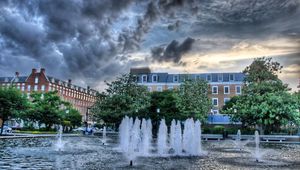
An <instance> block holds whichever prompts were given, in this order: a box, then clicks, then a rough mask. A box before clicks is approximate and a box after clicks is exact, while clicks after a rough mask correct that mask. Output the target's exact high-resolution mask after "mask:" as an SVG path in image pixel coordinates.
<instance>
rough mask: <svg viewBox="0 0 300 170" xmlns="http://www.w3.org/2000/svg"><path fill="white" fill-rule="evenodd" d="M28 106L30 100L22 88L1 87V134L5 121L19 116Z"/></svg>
mask: <svg viewBox="0 0 300 170" xmlns="http://www.w3.org/2000/svg"><path fill="white" fill-rule="evenodd" d="M27 107H28V100H27V98H26V97H24V96H23V95H22V93H21V92H20V90H18V89H15V88H13V87H9V88H0V118H2V121H3V123H2V125H1V132H0V134H2V131H3V126H4V123H5V121H7V120H8V119H10V118H16V117H18V116H19V115H20V114H22V112H24V111H26V109H27Z"/></svg>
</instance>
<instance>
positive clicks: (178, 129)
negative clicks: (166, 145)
mask: <svg viewBox="0 0 300 170" xmlns="http://www.w3.org/2000/svg"><path fill="white" fill-rule="evenodd" d="M176 139H177V140H176ZM174 151H175V155H181V154H182V131H181V123H180V121H177V124H176V127H175V142H174Z"/></svg>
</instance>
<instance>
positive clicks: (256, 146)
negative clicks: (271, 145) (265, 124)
mask: <svg viewBox="0 0 300 170" xmlns="http://www.w3.org/2000/svg"><path fill="white" fill-rule="evenodd" d="M259 142H260V138H259V133H258V131H257V130H256V131H255V160H256V162H259V160H260V157H261V153H260V149H259Z"/></svg>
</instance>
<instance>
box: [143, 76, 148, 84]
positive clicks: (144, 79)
mask: <svg viewBox="0 0 300 170" xmlns="http://www.w3.org/2000/svg"><path fill="white" fill-rule="evenodd" d="M144 82H147V75H143V76H142V83H144Z"/></svg>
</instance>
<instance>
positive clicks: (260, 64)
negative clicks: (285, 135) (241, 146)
mask: <svg viewBox="0 0 300 170" xmlns="http://www.w3.org/2000/svg"><path fill="white" fill-rule="evenodd" d="M270 63H271V64H270ZM264 67H266V68H264ZM281 68H282V67H281V66H280V64H279V63H275V64H274V62H272V61H271V60H270V59H265V58H261V59H255V60H254V62H253V63H252V64H251V65H250V66H249V67H247V68H246V70H247V72H248V73H249V74H248V76H250V77H249V78H247V83H246V84H245V86H244V88H243V93H242V95H240V96H237V97H235V98H233V99H232V100H231V101H230V102H228V103H227V104H226V105H225V106H224V110H223V111H222V113H225V114H232V119H233V120H234V121H241V122H242V123H243V124H244V125H246V126H253V125H258V126H260V127H261V128H262V129H261V130H267V132H270V131H279V128H280V126H282V125H286V124H288V123H290V122H291V123H294V124H299V123H300V121H299V110H298V109H297V108H299V105H298V104H297V100H296V98H295V97H294V96H292V95H291V94H290V93H289V92H288V88H287V85H284V84H283V83H282V82H281V81H280V80H279V79H278V78H277V75H276V74H275V73H276V72H278V70H280V69H281ZM262 71H264V72H268V73H261V72H262ZM256 74H257V75H256ZM235 111H236V112H235Z"/></svg>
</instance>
